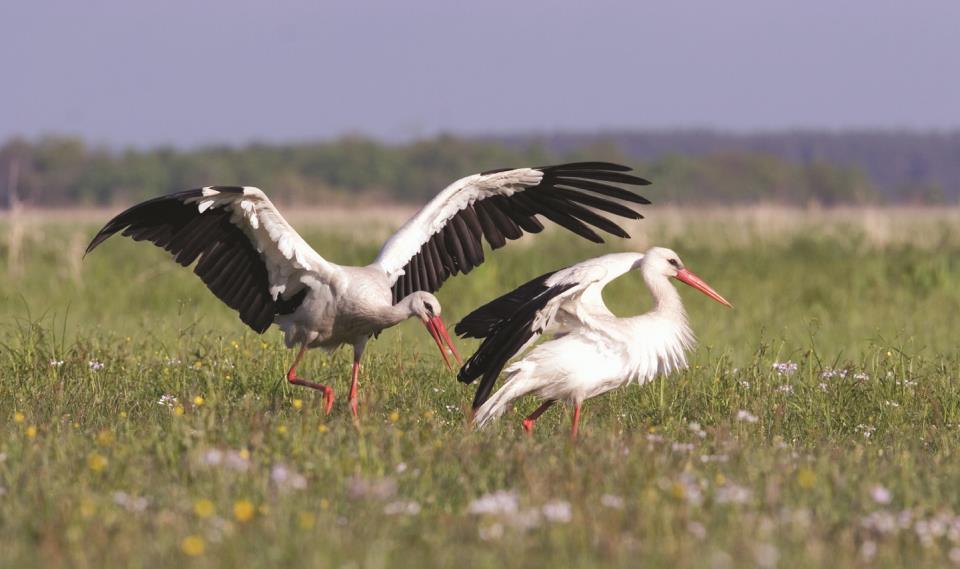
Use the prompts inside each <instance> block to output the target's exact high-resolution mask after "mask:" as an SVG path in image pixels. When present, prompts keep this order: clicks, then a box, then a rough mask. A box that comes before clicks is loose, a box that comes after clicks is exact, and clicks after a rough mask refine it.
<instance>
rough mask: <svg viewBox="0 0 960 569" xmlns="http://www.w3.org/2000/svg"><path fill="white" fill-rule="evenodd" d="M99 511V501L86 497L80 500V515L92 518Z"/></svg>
mask: <svg viewBox="0 0 960 569" xmlns="http://www.w3.org/2000/svg"><path fill="white" fill-rule="evenodd" d="M96 513H97V503H96V502H94V501H93V500H91V499H90V498H84V499H83V500H81V501H80V517H82V518H84V519H87V520H88V519H90V518H92V517H93V515H94V514H96Z"/></svg>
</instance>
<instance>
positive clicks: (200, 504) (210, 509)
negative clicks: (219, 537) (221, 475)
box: [193, 498, 217, 518]
mask: <svg viewBox="0 0 960 569" xmlns="http://www.w3.org/2000/svg"><path fill="white" fill-rule="evenodd" d="M216 511H217V508H216V507H215V506H214V505H213V502H211V501H210V500H207V499H206V498H204V499H201V500H197V501H196V502H194V503H193V513H194V514H196V515H197V517H198V518H209V517H210V516H212V515H213V514H215V513H216Z"/></svg>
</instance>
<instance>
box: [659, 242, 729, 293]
mask: <svg viewBox="0 0 960 569" xmlns="http://www.w3.org/2000/svg"><path fill="white" fill-rule="evenodd" d="M642 263H643V270H644V271H649V272H650V273H652V274H657V275H663V276H665V277H668V278H672V279H677V280H678V281H680V282H682V283H684V284H687V285H690V286H692V287H693V288H695V289H697V290H699V291H700V292H702V293H703V294H705V295H707V296H709V297H710V298H712V299H714V300H716V301H717V302H719V303H720V304H723V305H725V306H729V307H730V308H733V305H732V304H730V303H729V302H727V299H725V298H723V297H722V296H720V293H718V292H717V291H715V290H713V288H712V287H711V286H710V285H708V284H707V283H705V282H704V281H703V279H701V278H700V277H698V276H697V275H695V274H693V272H692V271H691V270H690V269H688V268H687V267H686V266H685V265H684V264H683V261H682V260H680V255H677V254H676V253H675V252H674V251H672V250H671V249H667V248H666V247H654V248H652V249H650V250H649V251H647V252H646V253H645V254H644V256H643V261H642Z"/></svg>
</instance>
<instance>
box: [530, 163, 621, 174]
mask: <svg viewBox="0 0 960 569" xmlns="http://www.w3.org/2000/svg"><path fill="white" fill-rule="evenodd" d="M536 169H537V170H540V171H542V172H556V171H558V170H612V171H614V172H629V171H630V170H633V168H631V167H630V166H624V165H623V164H614V163H613V162H570V163H568V164H556V165H553V166H538V167H537V168H536Z"/></svg>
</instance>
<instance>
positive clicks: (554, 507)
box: [540, 500, 573, 524]
mask: <svg viewBox="0 0 960 569" xmlns="http://www.w3.org/2000/svg"><path fill="white" fill-rule="evenodd" d="M540 511H541V512H543V517H544V518H546V519H547V521H548V522H553V523H560V524H565V523H569V522H570V520H571V519H573V509H572V508H571V507H570V502H567V501H566V500H552V501H550V502H547V503H546V504H544V505H543V506H542V507H541V508H540Z"/></svg>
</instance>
